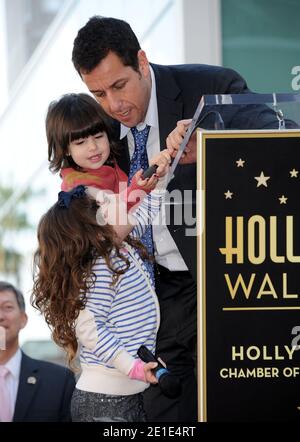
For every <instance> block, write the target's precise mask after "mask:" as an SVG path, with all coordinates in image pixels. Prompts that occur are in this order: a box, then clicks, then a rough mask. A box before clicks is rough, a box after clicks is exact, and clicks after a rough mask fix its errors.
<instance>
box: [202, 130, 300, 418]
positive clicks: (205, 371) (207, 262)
mask: <svg viewBox="0 0 300 442" xmlns="http://www.w3.org/2000/svg"><path fill="white" fill-rule="evenodd" d="M198 136H199V139H198V141H199V140H200V141H199V148H200V157H199V158H200V159H201V160H200V161H198V163H199V166H198V190H199V194H198V217H197V220H198V221H197V222H198V229H199V230H198V231H199V238H198V245H199V249H198V256H199V259H198V281H199V282H198V289H199V290H198V293H199V296H198V306H199V310H198V324H199V327H198V331H199V336H198V359H199V410H200V411H199V413H200V415H199V420H200V421H232V422H238V421H245V422H246V421H297V420H300V382H299V379H300V349H298V347H297V346H298V345H299V344H300V132H299V131H274V132H272V131H266V132H262V131H259V132H245V131H243V132H238V131H237V132H222V133H220V132H219V133H217V132H200V131H199V133H198ZM201 220H202V221H201Z"/></svg>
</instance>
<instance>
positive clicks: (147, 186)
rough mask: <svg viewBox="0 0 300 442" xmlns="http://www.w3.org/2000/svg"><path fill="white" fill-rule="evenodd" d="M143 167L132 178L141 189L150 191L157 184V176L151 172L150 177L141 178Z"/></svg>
mask: <svg viewBox="0 0 300 442" xmlns="http://www.w3.org/2000/svg"><path fill="white" fill-rule="evenodd" d="M143 173H144V171H143V169H140V170H139V171H138V172H137V173H136V174H135V175H134V178H135V179H136V182H137V184H138V186H139V188H140V189H141V190H144V191H145V192H146V191H150V190H153V189H154V188H155V186H156V184H157V181H158V177H157V175H156V173H155V174H153V175H152V176H151V177H150V178H146V179H145V180H143Z"/></svg>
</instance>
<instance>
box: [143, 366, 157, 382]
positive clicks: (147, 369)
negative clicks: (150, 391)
mask: <svg viewBox="0 0 300 442" xmlns="http://www.w3.org/2000/svg"><path fill="white" fill-rule="evenodd" d="M156 367H157V362H148V363H147V364H145V365H144V367H143V369H144V373H145V378H146V381H147V382H149V383H150V384H158V380H157V378H156V376H155V374H154V373H153V371H152V370H153V369H154V368H156Z"/></svg>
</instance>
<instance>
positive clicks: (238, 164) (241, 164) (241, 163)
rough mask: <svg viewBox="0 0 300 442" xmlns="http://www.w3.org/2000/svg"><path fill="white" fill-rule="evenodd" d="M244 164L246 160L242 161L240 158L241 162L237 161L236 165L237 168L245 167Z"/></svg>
mask: <svg viewBox="0 0 300 442" xmlns="http://www.w3.org/2000/svg"><path fill="white" fill-rule="evenodd" d="M244 162H245V160H242V158H240V159H239V160H237V161H236V165H237V167H244Z"/></svg>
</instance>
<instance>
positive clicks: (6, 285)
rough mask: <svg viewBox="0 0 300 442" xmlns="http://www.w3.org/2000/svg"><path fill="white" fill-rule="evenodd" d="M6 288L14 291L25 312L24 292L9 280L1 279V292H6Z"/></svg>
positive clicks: (19, 304) (21, 308) (20, 306)
mask: <svg viewBox="0 0 300 442" xmlns="http://www.w3.org/2000/svg"><path fill="white" fill-rule="evenodd" d="M5 290H9V291H10V292H13V293H14V295H15V297H16V300H17V303H18V306H19V308H20V310H21V311H22V312H25V299H24V296H23V293H22V292H21V291H20V290H18V289H17V288H16V287H15V286H13V285H12V284H10V283H9V282H5V281H0V293H1V292H4V291H5Z"/></svg>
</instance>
